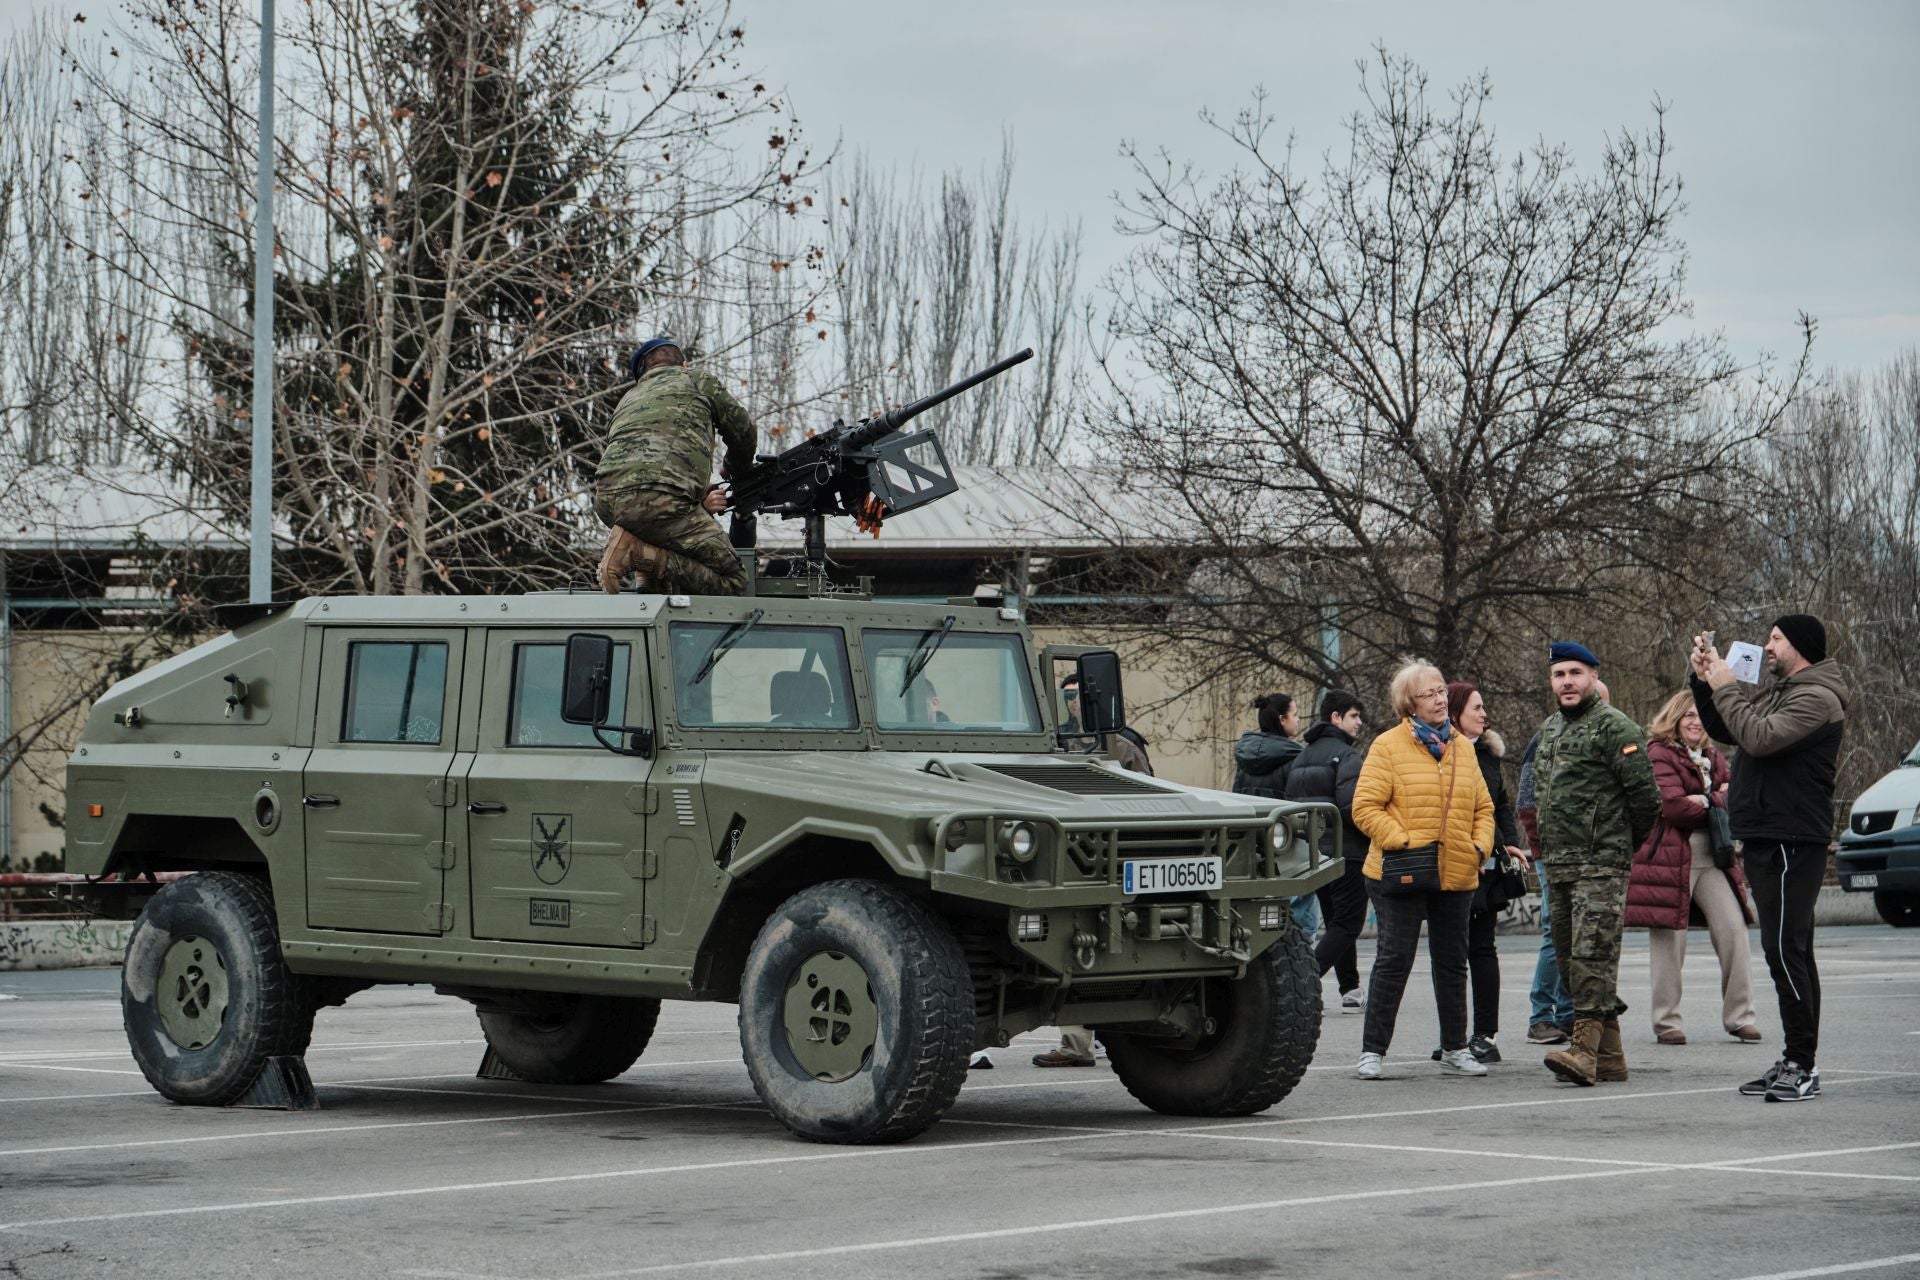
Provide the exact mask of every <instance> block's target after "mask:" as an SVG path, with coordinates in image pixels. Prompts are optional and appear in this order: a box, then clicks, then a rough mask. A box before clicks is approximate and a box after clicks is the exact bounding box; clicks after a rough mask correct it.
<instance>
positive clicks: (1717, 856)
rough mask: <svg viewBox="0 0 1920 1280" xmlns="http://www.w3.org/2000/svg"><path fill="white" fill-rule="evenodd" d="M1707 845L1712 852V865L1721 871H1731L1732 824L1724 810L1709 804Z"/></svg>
mask: <svg viewBox="0 0 1920 1280" xmlns="http://www.w3.org/2000/svg"><path fill="white" fill-rule="evenodd" d="M1707 844H1708V846H1709V847H1710V848H1711V849H1712V850H1713V865H1714V866H1716V867H1718V868H1720V870H1722V871H1731V870H1733V822H1732V820H1731V819H1729V818H1728V817H1727V811H1726V810H1725V809H1722V808H1719V807H1718V806H1716V805H1714V804H1713V803H1711V802H1709V803H1708V805H1707Z"/></svg>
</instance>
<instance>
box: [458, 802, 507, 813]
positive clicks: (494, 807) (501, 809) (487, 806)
mask: <svg viewBox="0 0 1920 1280" xmlns="http://www.w3.org/2000/svg"><path fill="white" fill-rule="evenodd" d="M506 811H507V806H505V805H503V804H501V803H499V802H498V801H495V800H475V801H474V802H473V803H472V804H469V805H468V806H467V812H468V813H479V814H488V813H505V812H506Z"/></svg>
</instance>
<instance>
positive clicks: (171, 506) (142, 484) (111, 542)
mask: <svg viewBox="0 0 1920 1280" xmlns="http://www.w3.org/2000/svg"><path fill="white" fill-rule="evenodd" d="M5 479H6V480H7V483H6V484H4V485H0V551H119V550H124V549H126V548H128V547H129V545H130V544H131V543H132V542H133V541H134V540H135V539H136V538H144V539H146V540H148V541H150V542H153V543H157V544H159V545H161V546H166V547H188V546H192V547H216V548H220V549H223V550H239V549H242V548H244V547H246V545H247V539H246V537H245V535H244V531H243V530H240V529H236V528H235V527H234V526H233V522H232V520H231V519H230V518H229V517H227V516H226V515H225V514H224V513H222V512H220V511H217V510H214V509H212V508H211V507H207V506H205V505H202V504H197V503H195V502H194V501H193V500H192V499H190V498H189V497H187V496H186V495H185V492H184V486H182V485H177V484H175V483H172V482H170V481H169V480H168V479H167V478H166V477H164V476H161V475H158V474H156V473H155V472H154V471H152V470H148V469H145V468H142V467H137V466H131V465H127V466H118V467H113V466H86V467H76V466H69V465H60V464H52V463H42V464H38V465H35V466H31V467H28V468H25V469H24V470H22V471H20V472H19V473H18V474H17V475H15V476H11V477H5Z"/></svg>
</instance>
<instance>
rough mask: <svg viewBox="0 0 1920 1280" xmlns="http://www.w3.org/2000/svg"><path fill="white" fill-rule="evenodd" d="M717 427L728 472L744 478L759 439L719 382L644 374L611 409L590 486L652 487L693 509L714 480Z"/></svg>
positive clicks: (672, 372) (673, 371)
mask: <svg viewBox="0 0 1920 1280" xmlns="http://www.w3.org/2000/svg"><path fill="white" fill-rule="evenodd" d="M715 428H718V429H719V433H720V435H721V436H722V437H723V438H724V439H725V441H726V445H727V471H728V474H730V475H734V476H739V475H743V474H745V472H746V470H747V468H748V467H750V466H752V465H753V452H754V445H755V443H756V441H757V439H758V433H757V432H756V431H755V430H754V426H753V419H751V418H749V417H748V416H747V411H746V410H745V409H743V408H741V407H740V402H739V401H738V400H735V399H734V398H733V397H732V396H731V395H728V394H727V389H726V388H725V387H723V386H721V385H720V379H718V378H716V377H714V376H713V375H712V374H710V373H707V372H706V371H705V370H701V369H689V368H688V367H686V366H685V365H661V366H660V367H658V368H654V369H649V370H647V372H646V373H645V374H643V375H642V376H641V378H640V380H639V381H638V382H636V383H634V384H633V389H632V390H630V391H628V392H627V394H626V395H624V396H622V397H621V398H620V406H619V408H617V409H615V410H614V411H613V426H612V428H611V429H610V430H609V431H608V433H607V448H606V452H604V453H603V454H601V455H600V469H599V470H598V471H597V472H596V473H595V474H594V487H595V488H597V489H600V490H603V491H604V490H608V489H653V490H658V491H660V492H663V493H671V494H675V495H678V496H681V497H684V498H686V499H687V501H688V502H690V503H697V502H699V501H700V498H701V496H702V495H703V494H705V493H706V491H707V483H708V481H709V480H710V479H711V478H712V476H713V444H714V439H713V438H714V430H715Z"/></svg>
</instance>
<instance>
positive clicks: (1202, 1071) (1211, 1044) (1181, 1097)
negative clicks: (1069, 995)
mask: <svg viewBox="0 0 1920 1280" xmlns="http://www.w3.org/2000/svg"><path fill="white" fill-rule="evenodd" d="M1205 1005H1206V1010H1205V1014H1206V1018H1207V1019H1209V1020H1210V1021H1211V1026H1210V1028H1209V1029H1208V1030H1207V1031H1206V1033H1205V1034H1203V1035H1201V1036H1200V1037H1199V1039H1198V1041H1197V1042H1195V1043H1191V1044H1183V1043H1180V1042H1175V1041H1169V1040H1164V1039H1159V1038H1156V1037H1152V1036H1143V1035H1134V1034H1128V1033H1124V1032H1115V1031H1102V1032H1101V1033H1100V1041H1101V1043H1102V1044H1104V1045H1106V1047H1107V1059H1108V1061H1109V1062H1111V1063H1112V1064H1113V1072H1114V1074H1115V1075H1117V1076H1119V1077H1120V1083H1121V1084H1124V1085H1125V1086H1126V1087H1127V1092H1128V1093H1131V1094H1132V1095H1133V1096H1134V1097H1136V1098H1138V1099H1139V1100H1140V1101H1141V1102H1143V1103H1145V1104H1146V1105H1147V1106H1149V1107H1151V1108H1153V1109H1154V1110H1155V1111H1159V1112H1164V1113H1165V1114H1167V1115H1175V1116H1244V1115H1251V1114H1253V1113H1254V1112H1256V1111H1264V1110H1266V1109H1267V1108H1268V1107H1270V1106H1272V1105H1273V1104H1274V1103H1276V1102H1278V1101H1280V1099H1282V1098H1284V1097H1286V1096H1287V1095H1288V1094H1289V1093H1291V1092H1293V1087H1294V1086H1295V1085H1297V1084H1299V1083H1300V1080H1301V1077H1302V1076H1304V1075H1305V1074H1306V1070H1307V1064H1308V1063H1310V1062H1312V1061H1313V1050H1314V1047H1315V1046H1316V1045H1317V1044H1318V1043H1319V1042H1320V973H1319V968H1318V966H1316V965H1315V964H1314V962H1313V952H1312V950H1311V949H1310V948H1309V947H1308V946H1307V940H1306V937H1305V935H1303V934H1302V933H1301V932H1300V930H1298V929H1296V928H1291V927H1289V928H1288V929H1287V931H1286V933H1285V934H1284V935H1282V936H1281V938H1280V940H1279V941H1277V942H1275V943H1274V944H1273V946H1271V947H1269V948H1268V949H1267V950H1266V951H1264V952H1262V953H1261V954H1260V955H1258V956H1256V957H1255V958H1254V959H1253V960H1252V961H1251V962H1250V963H1249V964H1248V965H1247V973H1246V976H1245V977H1243V978H1239V979H1229V978H1209V979H1206V980H1205Z"/></svg>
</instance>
